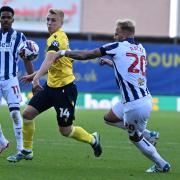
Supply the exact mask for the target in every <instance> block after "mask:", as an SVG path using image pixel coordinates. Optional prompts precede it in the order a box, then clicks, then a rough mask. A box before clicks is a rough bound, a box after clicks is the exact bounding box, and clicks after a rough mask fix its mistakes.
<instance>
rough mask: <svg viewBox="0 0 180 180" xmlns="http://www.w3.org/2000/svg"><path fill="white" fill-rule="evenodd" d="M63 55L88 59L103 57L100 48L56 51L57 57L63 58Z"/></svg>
mask: <svg viewBox="0 0 180 180" xmlns="http://www.w3.org/2000/svg"><path fill="white" fill-rule="evenodd" d="M62 56H66V57H70V58H73V59H77V60H87V59H94V58H97V57H101V56H102V54H101V51H100V49H99V48H97V49H94V50H89V51H88V50H84V51H66V50H60V51H58V52H57V53H56V56H55V59H58V58H61V57H62Z"/></svg>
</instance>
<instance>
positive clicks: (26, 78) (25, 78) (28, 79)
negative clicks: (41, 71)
mask: <svg viewBox="0 0 180 180" xmlns="http://www.w3.org/2000/svg"><path fill="white" fill-rule="evenodd" d="M33 77H34V76H33V75H32V74H30V75H25V76H22V77H21V78H20V81H21V82H23V83H25V84H26V83H31V82H32V80H33Z"/></svg>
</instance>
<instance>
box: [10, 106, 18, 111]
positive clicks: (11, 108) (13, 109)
mask: <svg viewBox="0 0 180 180" xmlns="http://www.w3.org/2000/svg"><path fill="white" fill-rule="evenodd" d="M15 110H20V108H19V107H10V108H9V111H10V112H11V111H15Z"/></svg>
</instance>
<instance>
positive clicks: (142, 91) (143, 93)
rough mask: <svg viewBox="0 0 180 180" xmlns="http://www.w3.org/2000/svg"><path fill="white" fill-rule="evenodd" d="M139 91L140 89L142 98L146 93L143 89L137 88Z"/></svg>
mask: <svg viewBox="0 0 180 180" xmlns="http://www.w3.org/2000/svg"><path fill="white" fill-rule="evenodd" d="M139 89H140V91H141V94H142V96H143V97H144V96H146V93H145V91H144V89H142V88H139Z"/></svg>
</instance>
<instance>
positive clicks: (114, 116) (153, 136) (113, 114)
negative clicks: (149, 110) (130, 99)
mask: <svg viewBox="0 0 180 180" xmlns="http://www.w3.org/2000/svg"><path fill="white" fill-rule="evenodd" d="M123 116H124V113H123V104H122V103H121V102H120V101H119V102H118V103H116V104H115V105H114V106H113V107H112V108H111V109H110V110H109V112H108V113H107V114H106V115H105V116H104V122H105V123H106V124H108V125H111V126H115V127H118V128H121V129H123V130H126V127H125V124H124V119H123ZM143 135H144V137H145V138H146V139H147V140H148V141H149V142H150V143H151V144H153V145H155V144H156V141H157V139H159V132H157V131H150V130H148V129H145V130H144V131H143Z"/></svg>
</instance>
